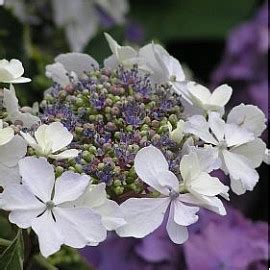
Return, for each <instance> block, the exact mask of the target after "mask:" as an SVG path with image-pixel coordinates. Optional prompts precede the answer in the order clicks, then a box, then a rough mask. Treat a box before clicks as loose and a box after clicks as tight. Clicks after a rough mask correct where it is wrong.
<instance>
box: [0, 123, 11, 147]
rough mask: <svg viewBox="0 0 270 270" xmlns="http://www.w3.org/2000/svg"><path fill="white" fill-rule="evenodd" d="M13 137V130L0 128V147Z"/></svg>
mask: <svg viewBox="0 0 270 270" xmlns="http://www.w3.org/2000/svg"><path fill="white" fill-rule="evenodd" d="M13 137H14V130H13V128H11V127H6V128H3V129H2V128H0V147H1V146H2V145H4V144H6V143H8V142H10V141H11V140H12V138H13Z"/></svg>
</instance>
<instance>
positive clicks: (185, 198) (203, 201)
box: [180, 193, 226, 216]
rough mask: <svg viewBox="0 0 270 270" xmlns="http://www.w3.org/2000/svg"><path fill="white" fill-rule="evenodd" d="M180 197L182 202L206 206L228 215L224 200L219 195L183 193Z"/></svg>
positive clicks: (220, 213) (222, 214)
mask: <svg viewBox="0 0 270 270" xmlns="http://www.w3.org/2000/svg"><path fill="white" fill-rule="evenodd" d="M180 199H181V201H182V202H185V203H188V204H193V205H197V206H200V207H204V208H206V209H208V210H210V211H213V212H215V213H217V214H219V215H221V216H224V215H226V209H225V207H224V205H223V203H222V201H221V200H220V199H219V198H217V197H207V196H199V197H198V196H195V195H193V194H190V193H186V194H181V195H180Z"/></svg>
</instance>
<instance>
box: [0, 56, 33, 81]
mask: <svg viewBox="0 0 270 270" xmlns="http://www.w3.org/2000/svg"><path fill="white" fill-rule="evenodd" d="M23 73H24V68H23V66H22V63H21V62H20V61H19V60H17V59H11V60H10V61H8V60H6V59H2V60H0V83H1V82H2V83H27V82H30V81H31V79H28V78H25V77H22V75H23Z"/></svg>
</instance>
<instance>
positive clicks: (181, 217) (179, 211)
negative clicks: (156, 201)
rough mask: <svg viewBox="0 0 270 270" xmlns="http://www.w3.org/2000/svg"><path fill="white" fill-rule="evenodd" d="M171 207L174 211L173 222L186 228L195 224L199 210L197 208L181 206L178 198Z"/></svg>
mask: <svg viewBox="0 0 270 270" xmlns="http://www.w3.org/2000/svg"><path fill="white" fill-rule="evenodd" d="M172 207H173V209H174V222H175V223H177V224H178V225H182V226H188V225H191V224H193V223H195V222H197V221H198V219H199V217H198V216H197V215H196V213H197V212H198V211H199V210H200V209H199V207H194V206H188V205H185V204H183V203H182V202H181V201H180V197H179V198H178V199H176V200H174V201H173V202H172ZM172 207H171V209H172Z"/></svg>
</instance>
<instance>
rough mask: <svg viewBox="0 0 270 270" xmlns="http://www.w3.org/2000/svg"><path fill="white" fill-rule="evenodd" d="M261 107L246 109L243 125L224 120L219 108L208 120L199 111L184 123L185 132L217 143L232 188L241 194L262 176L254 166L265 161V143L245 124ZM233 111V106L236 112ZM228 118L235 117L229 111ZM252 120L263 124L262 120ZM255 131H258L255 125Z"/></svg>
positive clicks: (260, 124)
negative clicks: (253, 109) (252, 109)
mask: <svg viewBox="0 0 270 270" xmlns="http://www.w3.org/2000/svg"><path fill="white" fill-rule="evenodd" d="M238 109H239V108H236V109H235V110H238ZM257 110H258V109H257ZM258 111H259V110H258ZM258 111H256V112H255V111H250V112H249V113H247V117H245V118H244V119H243V122H242V125H237V124H235V123H225V122H224V120H222V119H221V117H220V115H219V113H216V112H211V113H210V114H209V120H208V122H207V121H206V120H205V118H204V117H203V116H200V115H196V116H193V117H191V118H190V119H189V121H188V122H187V123H186V124H185V132H187V133H191V134H194V135H196V136H198V137H199V138H200V139H201V140H203V141H204V142H206V143H209V144H212V145H214V146H215V149H216V150H217V151H218V153H219V156H220V158H221V160H222V166H221V168H222V169H223V170H224V172H225V173H226V174H229V175H230V178H231V188H232V190H233V191H234V192H235V193H236V194H238V195H239V194H243V193H245V192H246V190H253V188H254V186H255V185H256V183H257V182H258V180H259V175H258V173H257V172H256V170H255V168H257V167H258V166H260V164H261V163H262V160H263V156H264V153H265V149H266V145H265V143H264V142H263V141H262V140H261V139H258V138H256V136H255V134H254V132H253V131H252V130H248V129H246V128H245V123H246V121H249V119H252V115H253V116H254V117H255V115H257V113H258ZM234 112H235V111H234V110H232V113H233V114H234ZM254 112H255V113H254ZM229 119H232V116H231V115H230V114H229V115H228V120H229ZM255 119H257V120H258V118H255ZM261 121H264V120H263V119H261ZM253 124H254V125H255V126H256V125H258V126H262V123H260V121H259V122H257V123H256V124H255V123H253ZM254 125H253V127H254V128H255V126H254ZM251 129H253V128H252V127H251ZM210 131H211V132H210ZM254 131H255V132H256V128H255V129H254Z"/></svg>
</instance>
